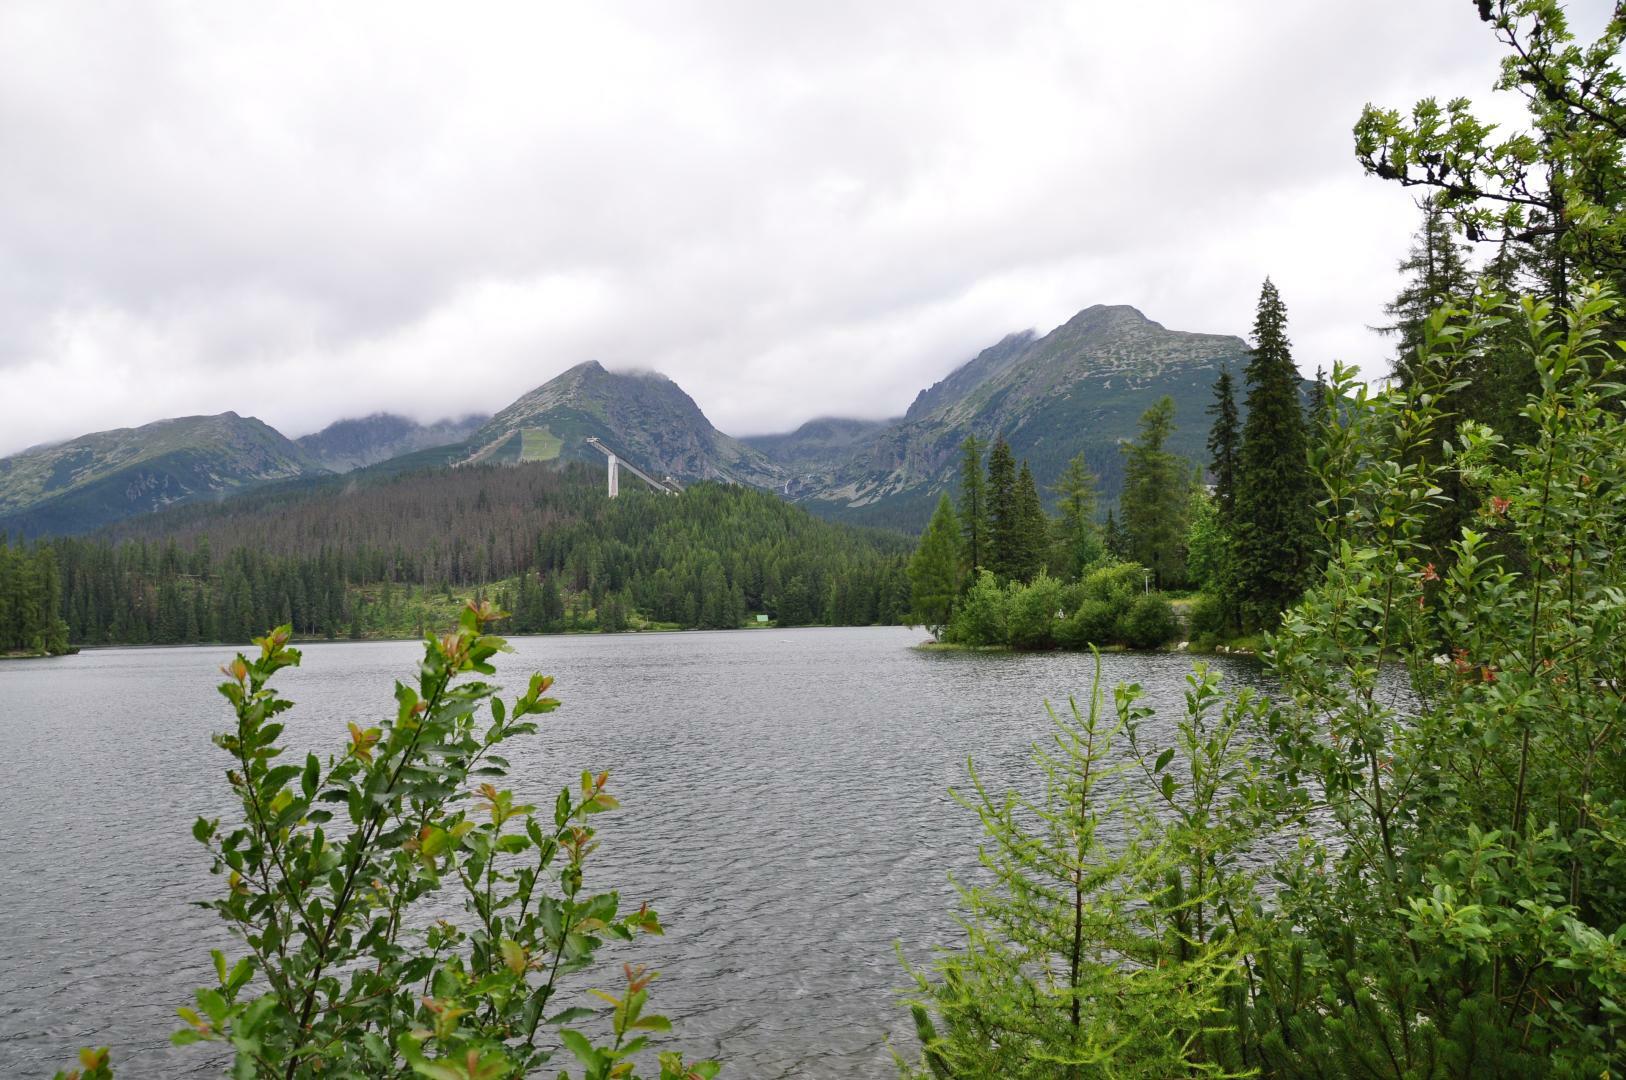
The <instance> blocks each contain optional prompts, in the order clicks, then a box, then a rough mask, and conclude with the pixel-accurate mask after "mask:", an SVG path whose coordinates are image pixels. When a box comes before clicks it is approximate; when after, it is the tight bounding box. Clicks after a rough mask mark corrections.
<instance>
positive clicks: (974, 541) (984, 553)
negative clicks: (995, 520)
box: [960, 435, 988, 580]
mask: <svg viewBox="0 0 1626 1080" xmlns="http://www.w3.org/2000/svg"><path fill="white" fill-rule="evenodd" d="M986 447H987V444H986V443H985V442H984V441H983V440H981V439H979V438H977V437H976V436H975V435H967V436H966V437H965V441H964V442H963V443H961V444H960V531H961V534H962V536H963V538H964V540H965V558H966V563H967V565H968V566H969V567H970V570H971V572H970V574H969V575H968V577H967V580H973V579H975V577H976V574H977V571H978V570H979V569H980V568H981V567H982V565H983V563H984V562H986V561H987V558H988V481H987V479H986V478H985V477H984V476H983V472H982V455H983V451H984V449H985V448H986Z"/></svg>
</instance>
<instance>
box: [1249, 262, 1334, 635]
mask: <svg viewBox="0 0 1626 1080" xmlns="http://www.w3.org/2000/svg"><path fill="white" fill-rule="evenodd" d="M1253 340H1254V348H1253V356H1252V358H1251V359H1250V360H1249V361H1248V370H1247V380H1248V418H1247V420H1246V422H1245V423H1244V424H1243V426H1242V453H1241V455H1240V457H1239V458H1238V469H1237V483H1236V515H1235V517H1236V528H1235V538H1236V572H1237V583H1238V590H1239V593H1240V599H1241V604H1242V610H1243V613H1244V615H1245V616H1246V618H1247V620H1248V621H1249V622H1250V623H1251V624H1252V625H1255V626H1265V627H1268V626H1272V625H1274V624H1275V622H1276V620H1277V619H1278V618H1279V617H1280V615H1281V613H1282V611H1283V610H1285V609H1286V608H1287V607H1288V605H1290V604H1292V603H1293V602H1294V601H1296V600H1297V599H1298V598H1299V594H1300V593H1301V592H1302V591H1303V590H1304V586H1305V584H1306V579H1307V577H1308V573H1309V570H1310V565H1311V558H1312V555H1313V551H1314V535H1315V523H1314V520H1313V518H1312V513H1313V507H1312V504H1313V502H1314V492H1313V489H1312V486H1311V478H1310V465H1309V456H1308V450H1307V444H1306V438H1305V430H1304V409H1303V406H1302V405H1301V404H1300V393H1299V384H1300V381H1301V380H1300V378H1299V373H1298V368H1297V367H1296V366H1295V365H1294V363H1293V354H1292V350H1291V347H1290V345H1289V343H1288V340H1287V308H1286V306H1285V305H1284V304H1283V303H1282V298H1281V295H1280V294H1279V293H1278V292H1277V291H1276V286H1275V285H1273V284H1271V282H1270V279H1268V278H1267V279H1265V284H1264V287H1263V288H1262V289H1261V290H1260V293H1259V311H1258V315H1257V316H1256V318H1255V319H1254V324H1253Z"/></svg>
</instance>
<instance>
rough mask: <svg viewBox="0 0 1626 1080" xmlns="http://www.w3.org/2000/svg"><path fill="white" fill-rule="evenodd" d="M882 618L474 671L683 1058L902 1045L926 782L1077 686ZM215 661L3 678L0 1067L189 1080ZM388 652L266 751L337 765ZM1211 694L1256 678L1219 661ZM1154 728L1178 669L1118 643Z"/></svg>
mask: <svg viewBox="0 0 1626 1080" xmlns="http://www.w3.org/2000/svg"><path fill="white" fill-rule="evenodd" d="M919 638H920V634H919V633H918V632H915V631H908V630H901V629H829V630H825V629H809V630H795V631H741V632H735V633H709V634H694V633H691V634H660V635H627V636H617V637H571V638H525V639H518V640H516V642H515V646H516V649H517V655H516V656H511V657H507V658H505V661H504V662H503V664H502V666H501V667H500V669H499V670H500V674H501V676H502V678H501V679H500V681H503V682H504V683H505V684H506V685H508V686H510V687H518V686H520V685H522V682H523V677H524V675H525V674H526V673H528V672H529V671H531V670H543V671H547V672H551V673H553V674H555V675H557V676H558V678H559V684H558V687H557V691H556V692H557V693H558V695H559V696H560V697H562V698H563V699H564V701H565V707H564V708H563V709H561V710H560V711H559V712H557V713H555V714H553V715H552V716H550V717H547V718H545V721H544V723H545V727H544V732H545V735H544V737H541V738H537V739H534V740H529V741H528V742H527V743H526V744H525V748H524V749H523V750H519V749H516V751H515V752H513V753H511V754H510V755H509V756H510V758H511V760H512V762H513V765H514V770H515V775H514V786H515V787H516V788H518V789H520V790H522V791H524V792H526V793H527V794H532V795H535V796H538V797H539V798H543V799H549V800H551V795H552V793H553V792H554V791H556V790H557V788H558V787H559V786H560V785H561V784H563V783H567V782H570V781H571V778H572V777H575V776H577V775H579V773H580V771H581V770H582V769H583V768H592V769H609V770H611V771H612V773H613V774H614V779H613V785H614V788H613V789H614V790H615V791H616V792H617V793H618V795H619V796H620V798H621V800H622V803H623V807H624V809H623V812H621V813H619V814H613V815H607V816H606V817H604V818H601V819H600V822H601V824H602V838H603V841H604V843H603V847H602V849H601V853H600V855H599V856H597V857H596V858H597V862H596V864H592V865H590V873H589V879H588V884H589V886H590V887H592V886H593V885H594V884H595V882H596V884H597V885H598V886H600V887H611V886H618V887H620V888H621V890H622V894H623V896H624V897H627V898H631V899H632V900H633V901H634V902H636V901H638V900H641V899H643V898H646V897H647V898H650V899H652V900H653V901H654V902H655V905H656V907H657V908H658V909H659V910H660V911H661V913H662V917H663V919H664V921H665V923H666V927H667V936H666V937H665V938H664V939H660V940H654V939H646V941H645V942H644V943H640V944H639V945H638V946H637V950H636V952H635V953H634V952H632V951H630V950H629V951H627V952H625V953H614V952H612V953H609V954H607V955H608V956H609V958H611V959H613V960H619V959H621V958H626V959H634V960H636V961H637V962H648V963H651V964H652V965H653V966H655V967H657V968H659V969H660V970H661V971H662V972H663V976H662V978H661V980H660V982H659V983H658V984H657V987H656V996H655V1002H656V1004H657V1005H658V1007H659V1008H660V1010H661V1011H662V1012H666V1013H668V1014H670V1015H671V1016H673V1017H674V1019H676V1020H677V1022H678V1028H679V1033H680V1034H679V1039H678V1041H679V1043H680V1044H682V1045H683V1046H685V1047H686V1048H689V1049H692V1050H694V1051H699V1052H702V1053H709V1054H718V1055H721V1056H723V1057H724V1058H725V1060H726V1061H727V1062H728V1066H729V1067H728V1068H727V1070H726V1071H725V1075H729V1076H734V1077H741V1078H744V1077H752V1078H756V1077H779V1076H798V1077H800V1076H825V1077H854V1076H877V1077H879V1076H889V1075H892V1066H891V1059H890V1054H889V1051H888V1049H887V1043H886V1040H887V1038H888V1036H889V1035H891V1036H892V1037H895V1038H897V1039H898V1040H899V1044H900V1046H902V1047H904V1048H910V1047H911V1046H912V1042H913V1039H912V1036H911V1035H910V1033H909V1026H908V1018H907V1014H905V1013H904V1012H903V1011H902V1010H900V1009H899V1008H898V1007H897V1006H896V1004H895V1000H896V992H897V990H898V989H899V988H900V987H901V986H902V985H903V983H904V976H903V973H902V971H901V970H900V968H899V966H898V963H897V959H896V956H895V954H894V948H893V946H894V943H895V942H901V944H902V946H903V949H904V951H905V953H906V954H907V955H908V956H910V957H911V958H912V959H916V960H919V959H922V958H924V957H926V956H927V955H928V954H929V951H930V949H931V947H932V946H934V945H938V944H951V943H953V942H954V941H955V939H956V933H955V927H954V922H953V908H952V901H953V890H952V888H951V886H950V885H949V884H948V880H947V878H948V875H949V874H950V873H951V872H953V873H959V874H965V873H969V872H972V871H973V868H974V867H975V860H976V844H977V839H978V836H977V827H976V821H975V819H974V817H973V816H972V815H971V814H970V813H968V812H967V811H964V810H962V809H961V808H960V807H958V806H957V805H956V804H954V803H953V802H952V801H951V800H950V798H949V796H948V794H947V789H948V788H949V786H950V785H951V784H958V783H961V782H963V780H964V778H965V760H966V758H967V757H968V756H974V757H975V758H976V760H977V762H978V765H979V768H980V769H982V770H984V771H985V773H986V774H987V775H988V776H989V778H990V779H992V780H993V781H994V782H996V783H1001V782H1005V781H1009V780H1012V779H1019V778H1021V777H1022V776H1024V775H1025V774H1026V773H1027V771H1028V765H1027V753H1028V747H1029V745H1030V744H1031V743H1032V741H1033V740H1035V739H1036V738H1039V737H1041V736H1043V735H1044V733H1045V732H1046V730H1047V727H1048V723H1049V722H1048V720H1047V719H1046V717H1045V713H1044V708H1043V702H1044V701H1045V700H1046V699H1049V700H1051V701H1053V702H1057V703H1060V704H1064V703H1065V701H1066V698H1067V695H1069V694H1074V693H1076V694H1080V695H1083V694H1086V693H1087V691H1088V687H1089V682H1090V675H1091V665H1092V661H1091V659H1090V658H1089V657H1088V656H1081V655H1076V654H1051V655H1035V656H1002V655H969V654H959V653H931V652H922V651H919V650H915V649H912V648H910V646H911V645H913V644H914V643H915V642H917V641H918V640H919ZM227 651H228V650H223V649H220V648H200V649H144V650H106V651H97V652H91V653H86V654H83V655H80V656H76V657H69V658H64V659H59V660H52V661H23V662H8V663H5V664H0V763H3V764H0V1076H7V1077H10V1076H18V1077H26V1076H49V1075H50V1074H51V1071H52V1070H53V1069H54V1068H56V1067H58V1066H59V1065H63V1064H66V1063H67V1062H68V1061H69V1060H71V1055H72V1053H73V1050H74V1049H75V1048H76V1047H78V1046H81V1045H87V1044H94V1045H111V1046H113V1047H114V1050H115V1060H116V1062H117V1063H118V1064H119V1075H120V1076H121V1077H123V1078H127V1080H139V1078H145V1077H153V1078H157V1077H167V1076H174V1075H186V1074H189V1073H190V1074H196V1073H211V1072H213V1071H214V1068H213V1066H212V1065H211V1064H210V1062H209V1061H208V1060H207V1058H206V1057H203V1056H200V1055H199V1054H198V1053H197V1052H196V1049H197V1048H189V1049H187V1050H173V1049H171V1048H170V1047H169V1046H168V1034H169V1032H170V1031H171V1030H173V1028H174V1027H175V1026H176V1025H175V1020H174V1015H175V1014H174V1008H175V1006H176V1005H177V1004H182V1003H185V1002H187V1001H189V999H190V992H191V990H192V988H193V987H196V986H198V985H200V984H201V983H202V982H203V981H205V975H206V973H207V972H208V967H209V961H208V955H207V950H208V949H209V948H210V947H211V946H215V945H221V944H224V943H225V939H224V935H223V934H222V933H221V931H220V929H219V927H218V926H217V925H216V924H215V923H214V921H213V920H212V917H211V916H209V915H208V913H205V912H200V911H197V910H195V909H192V908H189V907H188V906H187V902H188V901H189V900H193V899H196V898H198V897H199V896H202V895H207V894H209V893H210V892H211V891H212V887H213V885H214V884H215V881H214V879H211V878H210V877H209V875H208V874H207V873H206V867H205V865H204V862H203V860H202V858H201V855H202V849H201V848H199V847H198V846H197V845H196V844H195V843H194V842H193V841H192V839H191V837H190V834H189V825H190V822H191V820H192V819H193V817H194V816H196V815H197V814H200V813H202V814H206V815H210V816H213V815H216V814H221V813H223V812H225V811H226V810H227V809H228V808H227V806H226V805H224V804H223V802H222V800H221V796H222V793H223V791H224V783H223V780H222V779H221V772H222V770H223V768H224V755H222V754H221V753H220V751H218V750H216V749H215V748H214V747H213V746H212V745H211V744H210V743H209V739H208V736H209V734H210V733H211V732H212V731H214V730H216V729H217V728H219V727H221V726H222V725H223V724H224V722H225V718H226V717H227V715H228V714H227V712H226V711H225V702H224V701H223V700H222V699H220V698H219V696H218V695H217V694H216V693H215V692H214V689H213V687H214V685H215V684H216V683H217V682H218V681H219V676H218V674H217V672H216V666H217V665H218V664H219V663H220V661H221V660H222V659H223V658H224V656H225V654H226V653H227ZM417 651H418V650H417V647H416V646H415V645H413V644H410V643H372V644H332V645H316V646H311V647H309V648H308V649H307V650H306V656H305V665H304V667H303V668H301V669H298V670H293V671H289V672H287V673H285V676H284V677H282V678H281V687H282V689H283V691H284V692H285V693H286V694H288V695H289V696H290V697H292V698H293V699H294V700H295V701H297V702H298V703H299V704H298V707H297V708H295V709H294V710H293V711H292V713H291V714H289V721H288V723H289V728H288V730H289V735H288V738H289V740H290V741H291V742H293V743H295V744H298V745H300V746H301V747H303V746H311V747H333V746H336V745H338V743H339V742H341V741H342V738H343V732H344V726H345V721H347V720H352V719H355V720H362V719H372V720H374V721H375V722H376V720H377V719H379V718H380V717H381V716H383V715H385V714H386V712H388V711H391V710H389V709H388V706H390V704H391V702H390V697H389V692H390V687H391V685H392V683H393V680H394V679H395V678H397V677H398V676H403V675H405V674H407V673H409V672H411V671H412V669H413V662H414V658H415V656H416V655H417ZM1216 662H1217V663H1218V665H1219V666H1220V667H1221V668H1222V669H1223V670H1224V671H1225V672H1226V677H1227V682H1228V684H1229V685H1231V686H1236V685H1239V684H1247V683H1257V682H1259V681H1260V678H1261V676H1260V673H1259V669H1258V667H1257V665H1255V664H1254V663H1252V662H1251V661H1247V660H1238V659H1226V658H1218V659H1217V661H1216ZM1103 663H1104V674H1105V678H1106V680H1107V681H1108V682H1109V683H1111V682H1115V681H1120V680H1122V681H1138V682H1140V683H1142V684H1143V685H1144V686H1145V687H1146V688H1147V698H1146V700H1147V702H1148V703H1149V704H1152V705H1153V706H1155V707H1157V708H1158V709H1159V711H1160V714H1161V715H1160V722H1163V723H1167V722H1172V719H1173V718H1174V717H1175V716H1176V715H1178V712H1179V710H1180V708H1181V707H1182V706H1181V694H1182V691H1183V689H1184V677H1185V675H1186V674H1187V672H1189V670H1190V667H1191V661H1190V658H1188V657H1184V656H1178V655H1114V656H1107V657H1105V658H1104V660H1103Z"/></svg>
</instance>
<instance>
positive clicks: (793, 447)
mask: <svg viewBox="0 0 1626 1080" xmlns="http://www.w3.org/2000/svg"><path fill="white" fill-rule="evenodd" d="M1247 359H1248V345H1247V343H1246V342H1245V341H1243V340H1242V339H1241V338H1238V337H1231V336H1225V335H1218V334H1190V333H1184V332H1181V331H1177V330H1167V329H1164V328H1163V327H1162V326H1161V325H1159V324H1158V323H1155V322H1153V321H1151V320H1150V319H1148V318H1146V316H1144V315H1142V314H1141V313H1140V312H1139V311H1137V310H1135V309H1134V308H1132V307H1127V306H1113V307H1108V306H1104V305H1097V306H1095V307H1090V308H1085V309H1084V310H1083V311H1081V312H1079V313H1078V314H1077V315H1075V316H1073V317H1072V318H1071V319H1069V320H1068V321H1067V322H1065V323H1063V324H1062V325H1061V326H1058V327H1057V328H1056V329H1055V330H1053V331H1051V332H1050V333H1048V334H1046V335H1044V336H1043V337H1040V336H1039V335H1037V334H1036V333H1035V332H1033V331H1031V330H1028V331H1024V332H1022V333H1018V334H1011V335H1009V336H1007V337H1005V338H1004V339H1003V340H1001V341H1000V342H999V343H998V344H995V345H993V346H990V347H989V348H987V349H984V350H983V351H982V352H980V353H978V354H977V355H976V356H975V357H973V358H972V359H971V360H969V361H968V362H966V363H965V364H963V365H961V366H960V367H958V368H956V369H955V370H954V371H953V372H951V373H950V374H949V375H948V376H947V377H946V378H944V379H942V380H941V381H939V382H937V383H936V384H934V385H932V386H931V387H929V388H928V389H925V390H922V391H921V392H920V394H919V395H918V396H917V397H916V398H915V401H914V403H913V404H912V405H910V406H909V410H908V412H906V413H905V414H904V416H903V418H902V419H901V420H896V421H892V422H889V423H886V424H884V425H880V426H877V427H873V428H870V429H868V430H862V429H860V428H859V427H857V426H856V425H857V424H860V423H862V422H861V421H859V422H855V421H837V420H826V421H818V422H816V423H815V425H805V426H804V427H803V428H802V429H801V431H807V429H808V428H809V427H812V428H813V429H814V430H813V431H812V432H810V433H809V436H808V437H806V438H802V439H798V437H797V436H798V435H800V434H801V432H800V431H799V432H797V433H796V434H793V435H790V436H768V437H767V438H766V439H747V440H746V441H747V442H748V443H751V444H752V445H755V446H757V447H759V448H765V447H767V446H771V447H772V453H773V455H774V460H775V462H776V463H778V464H779V465H780V466H781V467H782V468H784V469H785V470H786V472H787V473H789V474H790V475H789V477H788V479H787V481H786V485H785V487H784V488H783V491H784V494H785V495H787V496H788V497H789V498H792V499H795V500H797V501H801V502H806V503H808V504H809V506H810V508H813V509H817V510H819V511H820V512H821V513H826V514H830V515H833V516H837V517H841V518H845V519H848V520H856V521H863V522H868V523H870V524H877V525H896V526H903V527H908V528H917V527H919V526H920V525H923V524H924V523H925V520H926V517H927V516H928V515H929V514H930V512H931V507H932V504H933V503H934V502H935V500H936V498H937V495H938V493H939V492H941V491H944V490H946V489H947V488H949V487H950V486H951V485H952V484H953V483H954V481H955V477H956V475H957V472H958V469H959V448H960V444H961V443H963V442H964V441H965V438H966V436H967V435H973V434H974V435H978V436H980V437H982V438H985V439H988V440H990V441H991V440H992V439H993V438H994V437H995V436H999V435H1003V436H1004V437H1005V439H1006V441H1007V442H1009V443H1010V444H1011V449H1012V450H1013V451H1014V453H1015V454H1016V457H1017V458H1018V459H1024V458H1025V459H1027V461H1028V462H1029V464H1030V465H1031V466H1032V468H1033V473H1034V477H1035V479H1036V480H1037V481H1038V482H1039V484H1040V486H1041V487H1044V486H1047V485H1049V484H1051V483H1053V482H1054V481H1055V480H1056V478H1057V477H1058V476H1059V475H1060V474H1061V471H1062V469H1063V468H1064V467H1065V466H1066V464H1067V462H1068V460H1070V459H1071V458H1072V457H1073V456H1074V455H1076V454H1078V453H1080V452H1082V453H1083V454H1084V457H1085V460H1086V461H1087V462H1088V463H1089V465H1090V467H1091V468H1092V469H1093V470H1094V471H1095V473H1096V474H1097V476H1099V477H1100V482H1101V483H1100V490H1101V495H1102V497H1103V499H1105V500H1106V501H1109V502H1110V501H1113V500H1115V499H1116V498H1117V496H1118V491H1119V489H1120V488H1121V487H1122V481H1123V461H1122V457H1123V455H1122V454H1121V453H1120V452H1119V449H1118V447H1119V444H1120V442H1122V441H1123V440H1126V439H1132V438H1134V436H1135V433H1136V430H1137V428H1138V426H1139V422H1140V416H1141V414H1142V413H1143V412H1145V411H1146V410H1147V409H1148V408H1149V407H1150V406H1151V405H1152V404H1153V403H1154V402H1156V401H1157V400H1158V399H1159V398H1161V397H1162V396H1164V395H1165V394H1167V395H1169V396H1170V397H1172V398H1173V399H1174V403H1175V422H1176V424H1177V425H1178V427H1177V430H1176V432H1175V434H1174V435H1173V436H1172V437H1171V439H1170V440H1169V449H1170V450H1172V451H1174V452H1175V453H1179V454H1183V455H1184V456H1186V457H1187V458H1189V459H1190V460H1191V461H1192V462H1193V463H1194V464H1195V463H1198V462H1204V461H1206V459H1207V451H1206V449H1205V446H1206V442H1207V438H1208V427H1209V419H1208V416H1207V415H1206V410H1207V408H1208V405H1209V403H1210V402H1211V401H1212V400H1213V386H1214V380H1215V379H1217V378H1218V377H1219V372H1220V370H1221V368H1223V367H1226V366H1229V367H1230V368H1231V369H1232V370H1233V371H1235V372H1237V373H1238V375H1240V374H1241V369H1242V368H1243V367H1244V366H1245V365H1246V364H1247ZM827 430H829V431H840V432H842V433H843V434H844V435H845V436H846V437H847V438H848V442H847V444H846V448H845V450H844V452H842V453H839V454H832V453H831V451H830V442H831V439H830V436H829V435H827V434H826V431H827Z"/></svg>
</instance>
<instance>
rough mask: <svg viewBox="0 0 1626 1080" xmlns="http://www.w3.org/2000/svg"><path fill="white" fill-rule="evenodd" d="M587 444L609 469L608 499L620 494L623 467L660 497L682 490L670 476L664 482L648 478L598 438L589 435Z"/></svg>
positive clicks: (646, 474)
mask: <svg viewBox="0 0 1626 1080" xmlns="http://www.w3.org/2000/svg"><path fill="white" fill-rule="evenodd" d="M587 442H588V445H590V446H592V447H593V448H594V449H595V450H597V451H598V452H599V453H601V454H603V455H604V457H605V459H606V464H607V465H608V467H609V477H608V479H609V486H608V494H609V497H610V498H612V499H613V498H615V497H616V496H617V495H619V494H621V466H623V465H625V466H626V467H627V471H628V472H630V473H631V474H632V475H634V476H636V477H637V478H638V479H640V480H642V481H643V482H644V483H646V484H648V485H649V486H650V487H652V488H654V489H655V490H656V491H658V492H660V493H661V494H662V495H676V494H678V493H679V492H681V491H682V490H683V489H682V488H681V487H679V486H678V482H677V481H676V480H673V479H672V478H671V477H670V476H668V477H667V478H666V479H665V480H664V481H662V480H657V479H655V478H654V477H653V476H650V475H649V474H648V473H646V472H644V471H643V470H642V469H640V468H639V467H638V466H636V465H634V464H633V463H632V462H630V461H626V460H623V459H621V458H619V457H617V456H616V453H615V451H614V450H611V449H610V448H609V447H608V446H605V445H604V444H603V443H602V442H600V441H599V439H598V436H596V435H589V436H588V437H587Z"/></svg>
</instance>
